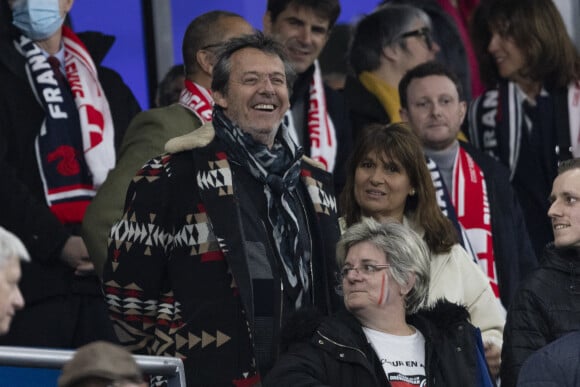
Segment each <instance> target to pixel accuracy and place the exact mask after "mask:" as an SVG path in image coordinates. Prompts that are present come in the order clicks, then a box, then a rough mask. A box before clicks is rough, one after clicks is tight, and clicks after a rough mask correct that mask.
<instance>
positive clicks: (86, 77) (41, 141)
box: [15, 26, 115, 223]
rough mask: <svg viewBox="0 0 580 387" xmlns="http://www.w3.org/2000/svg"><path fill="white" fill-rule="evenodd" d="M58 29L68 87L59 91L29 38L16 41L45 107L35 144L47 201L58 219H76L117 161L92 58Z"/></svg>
mask: <svg viewBox="0 0 580 387" xmlns="http://www.w3.org/2000/svg"><path fill="white" fill-rule="evenodd" d="M62 33H63V38H62V39H63V44H64V62H65V63H64V65H65V72H66V77H67V81H68V86H69V87H70V90H63V87H61V86H62V85H60V84H59V82H58V81H57V79H56V78H55V73H54V71H53V70H52V68H51V67H50V64H49V63H48V61H47V60H46V58H45V57H44V55H43V53H42V51H41V50H40V48H39V47H38V46H37V45H36V44H35V43H34V42H33V41H31V40H30V39H28V38H27V37H25V36H23V35H20V36H19V37H17V38H16V40H15V46H16V48H17V49H18V50H19V51H20V53H21V54H22V55H23V56H25V58H26V74H27V76H28V80H29V82H30V85H31V87H32V90H34V92H35V95H36V98H37V99H38V102H39V103H40V104H41V106H43V108H44V109H45V111H46V118H45V120H44V122H43V123H42V127H41V128H40V130H39V135H38V136H37V138H36V146H35V149H36V157H37V160H38V165H39V170H40V174H41V178H42V182H43V186H44V192H45V197H46V201H47V203H48V205H49V207H50V208H51V210H52V212H53V213H54V214H55V215H56V216H57V217H58V218H59V220H60V221H61V222H63V223H79V222H81V221H82V218H83V216H84V212H85V209H86V206H87V205H88V203H89V201H90V198H92V197H93V196H94V195H95V193H96V190H97V189H98V187H99V186H100V185H101V184H102V183H103V181H104V180H105V178H106V177H107V174H108V172H109V170H110V169H112V168H113V167H114V166H115V146H114V128H113V120H112V117H111V112H110V109H109V104H108V102H107V99H106V97H105V93H104V91H103V89H102V87H101V84H100V82H99V79H98V74H97V69H96V66H95V64H94V62H93V60H92V58H91V57H90V55H89V54H88V51H87V49H86V48H85V46H84V45H83V43H82V42H81V41H80V40H79V38H78V37H77V36H76V35H75V34H74V33H73V32H72V30H71V29H70V28H68V27H66V26H63V27H62ZM64 87H66V84H65V85H64ZM71 92H72V97H70V95H71ZM71 98H74V102H73V101H70V100H71ZM69 101H70V104H69V103H68V102H69ZM71 105H72V106H74V107H76V110H77V111H75V112H73V111H72V110H74V108H73V107H72V106H71ZM79 121H80V130H79Z"/></svg>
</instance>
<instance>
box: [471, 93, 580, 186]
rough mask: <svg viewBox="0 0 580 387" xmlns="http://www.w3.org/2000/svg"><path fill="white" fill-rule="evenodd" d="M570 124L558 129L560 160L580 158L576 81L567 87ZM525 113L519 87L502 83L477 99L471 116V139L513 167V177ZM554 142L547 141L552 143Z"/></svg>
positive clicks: (579, 127)
mask: <svg viewBox="0 0 580 387" xmlns="http://www.w3.org/2000/svg"><path fill="white" fill-rule="evenodd" d="M566 100H567V104H568V121H569V125H568V127H565V125H559V126H558V127H557V128H554V131H555V132H556V133H555V134H556V138H557V147H556V149H550V150H549V152H555V153H557V155H558V159H559V160H560V161H561V160H566V159H569V158H571V157H573V156H574V157H580V85H579V84H578V83H572V84H570V85H569V86H568V90H567V98H566ZM524 120H525V118H524V112H523V108H522V101H521V98H520V97H519V96H518V90H517V86H516V84H515V83H513V82H502V83H500V85H499V86H498V88H497V89H494V90H488V91H487V92H486V93H485V94H483V95H482V96H480V97H479V98H477V100H476V101H474V103H473V105H472V108H471V109H470V116H469V138H470V140H471V141H472V142H473V144H474V145H475V146H476V147H477V148H479V149H481V150H483V151H484V152H485V153H487V154H489V155H491V156H493V157H495V158H496V159H499V160H501V161H502V162H503V163H505V164H506V165H507V166H508V167H509V169H510V179H513V177H514V175H515V172H516V167H517V165H518V159H519V155H520V146H521V143H522V128H523V127H524V125H523V123H524ZM549 145H550V144H543V146H549Z"/></svg>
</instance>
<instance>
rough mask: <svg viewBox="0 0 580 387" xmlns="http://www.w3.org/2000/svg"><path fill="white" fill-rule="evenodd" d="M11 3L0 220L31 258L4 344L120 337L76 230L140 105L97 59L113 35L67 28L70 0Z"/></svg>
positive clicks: (1, 72)
mask: <svg viewBox="0 0 580 387" xmlns="http://www.w3.org/2000/svg"><path fill="white" fill-rule="evenodd" d="M6 1H7V0H0V2H2V4H3V8H2V9H3V10H4V9H5V6H6V4H7V3H6ZM8 4H9V5H10V6H11V7H12V8H11V13H10V14H9V15H7V16H9V17H10V20H11V22H12V24H13V25H10V26H9V27H8V28H7V30H8V31H7V32H6V33H7V34H8V35H7V36H6V37H3V38H2V39H1V40H0V44H6V45H5V46H3V48H4V49H5V50H4V51H3V54H2V56H0V84H1V85H2V87H1V88H0V106H2V109H0V164H1V165H2V171H1V174H2V177H3V179H2V188H0V196H2V206H3V207H2V210H0V224H1V225H2V226H3V227H5V228H6V229H8V230H10V231H11V232H13V233H14V234H16V235H17V236H18V237H19V238H20V239H21V240H22V242H23V243H24V245H25V246H26V247H27V249H28V251H29V253H30V256H31V259H32V262H31V264H30V265H24V266H23V267H22V272H23V273H22V281H21V289H22V293H23V295H24V298H25V299H26V301H27V306H26V308H25V309H24V310H23V311H22V312H20V313H19V314H17V315H16V317H15V318H14V322H13V324H12V328H11V330H10V333H9V334H8V335H6V336H4V337H2V338H1V339H0V343H1V344H3V345H29V346H41V347H42V346H44V347H57V348H58V347H60V348H76V347H77V346H80V345H82V344H85V343H87V342H89V341H93V340H96V339H104V340H116V338H115V335H114V333H113V330H112V326H111V323H110V320H109V319H108V316H107V312H106V308H105V305H104V302H103V297H102V292H101V289H100V284H99V281H98V278H97V277H96V275H95V274H94V272H93V264H92V263H91V261H90V259H89V257H88V253H87V250H86V247H85V245H84V242H83V240H82V239H81V237H80V236H79V231H80V223H81V221H82V219H83V217H84V214H85V209H86V206H87V205H88V203H89V202H90V200H91V199H92V197H93V196H94V195H95V193H96V191H97V190H98V188H99V186H100V185H101V184H102V182H103V181H104V179H105V177H106V175H107V173H108V171H109V169H110V168H112V167H113V166H114V164H115V150H116V145H118V144H119V143H120V141H121V139H122V137H123V134H124V132H125V129H126V127H127V125H128V123H129V121H130V120H131V118H132V117H133V116H134V115H135V114H136V113H137V112H138V111H139V110H140V108H139V105H138V103H137V101H136V100H135V98H134V96H133V94H132V93H131V91H130V90H129V88H128V87H127V86H126V85H125V84H124V82H123V81H122V79H121V78H120V76H119V75H118V74H117V73H116V72H114V71H112V70H110V69H107V68H105V67H102V66H100V65H99V63H100V60H102V58H103V56H104V54H105V52H106V51H107V50H108V48H109V47H110V45H111V44H112V40H114V39H113V38H108V37H104V36H103V35H102V34H100V33H92V34H90V35H85V36H83V38H82V39H85V37H86V38H87V40H81V38H80V36H79V35H76V34H75V33H74V32H73V31H72V30H71V29H70V28H68V27H67V26H65V25H63V22H64V19H65V16H66V14H67V13H68V11H69V10H70V8H71V7H72V4H73V2H72V1H59V0H47V1H39V0H28V1H10V2H9V3H8ZM103 38H106V40H105V41H104V40H103ZM95 49H96V51H94V50H95Z"/></svg>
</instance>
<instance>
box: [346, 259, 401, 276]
mask: <svg viewBox="0 0 580 387" xmlns="http://www.w3.org/2000/svg"><path fill="white" fill-rule="evenodd" d="M390 266H391V265H375V264H373V263H363V264H362V265H360V266H358V267H357V266H343V267H342V269H340V277H341V278H342V279H344V278H346V277H347V276H348V273H350V272H351V270H354V271H356V272H357V273H358V274H362V275H364V276H367V277H368V276H371V275H373V274H374V273H377V272H379V271H381V270H383V269H386V268H387V267H390Z"/></svg>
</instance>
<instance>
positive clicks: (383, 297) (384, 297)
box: [378, 272, 389, 305]
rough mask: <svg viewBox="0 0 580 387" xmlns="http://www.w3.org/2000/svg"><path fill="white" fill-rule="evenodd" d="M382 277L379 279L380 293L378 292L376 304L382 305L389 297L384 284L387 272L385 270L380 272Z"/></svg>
mask: <svg viewBox="0 0 580 387" xmlns="http://www.w3.org/2000/svg"><path fill="white" fill-rule="evenodd" d="M382 274H383V278H382V280H381V293H380V294H379V302H378V305H384V304H385V303H386V302H387V299H388V298H389V289H388V288H387V287H386V286H385V285H386V282H387V274H386V273H385V272H383V273H382Z"/></svg>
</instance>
